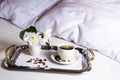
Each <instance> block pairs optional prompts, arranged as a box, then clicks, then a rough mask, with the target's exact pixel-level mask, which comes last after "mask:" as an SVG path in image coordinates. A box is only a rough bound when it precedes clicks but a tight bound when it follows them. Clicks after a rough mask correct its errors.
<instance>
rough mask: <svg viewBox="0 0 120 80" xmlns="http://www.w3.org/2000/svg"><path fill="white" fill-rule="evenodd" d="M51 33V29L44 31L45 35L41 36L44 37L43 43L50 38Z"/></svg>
mask: <svg viewBox="0 0 120 80" xmlns="http://www.w3.org/2000/svg"><path fill="white" fill-rule="evenodd" d="M51 32H52V29H49V30H47V31H45V33H43V35H44V37H43V41H44V42H48V39H49V38H50V37H51Z"/></svg>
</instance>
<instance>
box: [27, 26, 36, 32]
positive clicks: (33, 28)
mask: <svg viewBox="0 0 120 80" xmlns="http://www.w3.org/2000/svg"><path fill="white" fill-rule="evenodd" d="M25 31H27V32H35V33H37V30H36V28H35V27H34V26H30V27H29V28H28V29H26V30H25Z"/></svg>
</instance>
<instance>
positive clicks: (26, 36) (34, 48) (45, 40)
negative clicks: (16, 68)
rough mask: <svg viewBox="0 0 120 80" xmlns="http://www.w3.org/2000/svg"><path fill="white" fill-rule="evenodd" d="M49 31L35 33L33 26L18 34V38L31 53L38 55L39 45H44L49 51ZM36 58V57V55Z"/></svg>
mask: <svg viewBox="0 0 120 80" xmlns="http://www.w3.org/2000/svg"><path fill="white" fill-rule="evenodd" d="M51 31H52V30H51V29H49V30H47V31H46V32H45V33H39V32H37V29H36V28H35V27H34V26H30V27H29V28H27V29H25V30H23V31H21V32H20V35H19V36H20V38H21V39H22V40H23V41H25V42H27V43H28V45H29V49H30V51H31V53H32V54H33V53H37V54H39V53H40V49H41V45H46V47H47V49H50V48H51V46H50V41H49V37H51ZM37 56H38V55H37Z"/></svg>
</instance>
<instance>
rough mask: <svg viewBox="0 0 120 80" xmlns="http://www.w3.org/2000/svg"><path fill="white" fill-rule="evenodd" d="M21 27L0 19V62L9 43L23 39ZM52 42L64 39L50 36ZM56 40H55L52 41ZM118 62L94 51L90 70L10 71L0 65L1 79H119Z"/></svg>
mask: <svg viewBox="0 0 120 80" xmlns="http://www.w3.org/2000/svg"><path fill="white" fill-rule="evenodd" d="M20 31H21V29H19V28H17V27H15V26H14V25H12V24H10V23H8V22H7V21H5V20H3V19H0V64H1V63H2V62H3V60H4V59H5V56H4V50H5V48H6V47H8V46H9V45H11V44H17V45H21V44H23V41H22V40H20V39H19V37H18V35H19V32H20ZM50 41H51V42H52V44H54V45H57V44H59V43H63V42H66V41H64V40H61V39H58V38H55V37H52V38H51V39H50ZM54 41H56V42H54ZM119 73H120V63H118V62H116V61H114V60H112V59H110V58H108V57H106V56H103V55H101V54H99V53H98V52H95V60H94V61H92V70H91V71H90V72H85V73H82V74H79V73H77V74H76V73H59V72H57V73H54V72H51V73H50V72H44V71H41V72H30V71H12V70H6V69H4V68H3V67H1V66H0V79H1V80H119V79H120V76H119Z"/></svg>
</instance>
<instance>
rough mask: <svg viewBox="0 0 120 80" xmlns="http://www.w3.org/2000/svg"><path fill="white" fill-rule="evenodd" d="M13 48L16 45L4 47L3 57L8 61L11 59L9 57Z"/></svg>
mask: <svg viewBox="0 0 120 80" xmlns="http://www.w3.org/2000/svg"><path fill="white" fill-rule="evenodd" d="M15 49H16V45H11V46H9V47H8V48H6V50H5V57H6V59H7V60H8V61H11V60H10V57H11V55H12V53H14V51H15Z"/></svg>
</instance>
